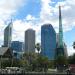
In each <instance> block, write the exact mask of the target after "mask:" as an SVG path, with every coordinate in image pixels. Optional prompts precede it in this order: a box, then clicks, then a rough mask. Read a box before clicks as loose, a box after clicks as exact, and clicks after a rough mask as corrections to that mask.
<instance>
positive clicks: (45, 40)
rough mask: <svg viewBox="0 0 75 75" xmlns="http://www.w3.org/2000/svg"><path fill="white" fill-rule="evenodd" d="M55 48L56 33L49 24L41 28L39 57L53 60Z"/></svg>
mask: <svg viewBox="0 0 75 75" xmlns="http://www.w3.org/2000/svg"><path fill="white" fill-rule="evenodd" d="M55 48H56V32H55V30H54V28H53V27H52V25H51V24H44V25H43V26H42V27H41V55H43V56H45V57H48V59H49V60H54V59H55V58H54V57H55Z"/></svg>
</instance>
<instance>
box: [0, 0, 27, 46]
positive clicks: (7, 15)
mask: <svg viewBox="0 0 75 75" xmlns="http://www.w3.org/2000/svg"><path fill="white" fill-rule="evenodd" d="M24 1H26V0H0V36H1V37H0V45H3V40H4V39H3V38H4V36H3V34H4V28H5V27H6V25H5V21H8V20H9V19H11V17H12V15H14V14H15V13H16V12H17V11H18V9H19V8H20V7H21V6H22V5H23V3H24Z"/></svg>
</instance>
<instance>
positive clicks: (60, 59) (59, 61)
mask: <svg viewBox="0 0 75 75" xmlns="http://www.w3.org/2000/svg"><path fill="white" fill-rule="evenodd" d="M55 62H56V66H57V69H58V70H60V71H63V69H64V68H65V67H64V66H65V65H68V62H67V58H66V56H64V55H61V56H58V57H57V59H56V61H55Z"/></svg>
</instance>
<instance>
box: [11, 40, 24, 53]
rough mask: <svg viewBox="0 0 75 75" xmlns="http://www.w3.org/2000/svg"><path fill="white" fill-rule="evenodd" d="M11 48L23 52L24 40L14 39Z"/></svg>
mask: <svg viewBox="0 0 75 75" xmlns="http://www.w3.org/2000/svg"><path fill="white" fill-rule="evenodd" d="M11 48H12V49H13V50H14V51H16V52H22V50H23V42H20V41H12V43H11Z"/></svg>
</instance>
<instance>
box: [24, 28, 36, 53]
mask: <svg viewBox="0 0 75 75" xmlns="http://www.w3.org/2000/svg"><path fill="white" fill-rule="evenodd" d="M25 52H26V53H29V52H35V31H34V30H33V29H28V30H26V32H25Z"/></svg>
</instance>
